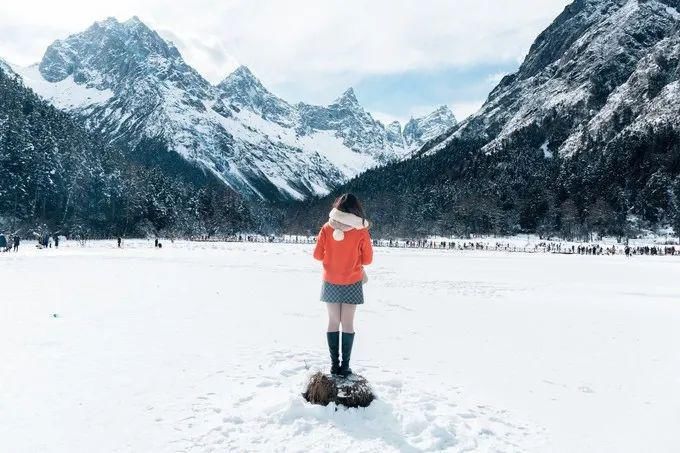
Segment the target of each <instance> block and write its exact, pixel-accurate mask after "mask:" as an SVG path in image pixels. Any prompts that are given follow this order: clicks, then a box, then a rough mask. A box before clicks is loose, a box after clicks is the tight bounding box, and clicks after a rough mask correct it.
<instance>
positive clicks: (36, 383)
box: [0, 241, 680, 453]
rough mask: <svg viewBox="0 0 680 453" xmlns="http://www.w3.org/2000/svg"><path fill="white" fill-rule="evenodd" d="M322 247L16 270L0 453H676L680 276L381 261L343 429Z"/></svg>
mask: <svg viewBox="0 0 680 453" xmlns="http://www.w3.org/2000/svg"><path fill="white" fill-rule="evenodd" d="M311 248H312V246H311V245H286V244H247V243H245V244H244V243H233V244H224V243H201V244H198V243H186V242H176V243H174V244H171V243H170V242H165V243H164V248H163V249H162V250H155V249H154V248H153V246H152V243H151V242H147V241H134V242H133V241H130V242H128V243H127V244H126V248H124V249H122V250H118V249H116V248H115V247H114V244H113V242H112V241H111V242H93V243H89V244H88V245H87V246H86V247H84V248H83V247H81V246H79V245H78V244H75V243H66V244H63V245H62V247H61V248H60V249H59V250H54V249H49V250H42V251H40V250H36V249H35V248H33V247H32V245H29V244H27V243H25V244H23V245H22V249H21V250H20V252H19V253H18V254H0V281H1V282H2V286H3V290H2V297H1V298H0V345H1V346H0V351H1V353H0V357H1V361H0V450H1V451H7V452H13V453H20V452H69V453H73V452H109V451H115V452H175V451H184V452H204V451H230V450H235V451H338V450H340V451H346V450H347V449H348V448H351V449H352V450H351V451H357V452H359V451H380V452H386V451H423V450H425V451H433V450H449V451H510V452H511V451H531V452H641V451H650V452H651V451H653V452H657V453H658V452H674V451H677V447H678V445H680V431H678V429H677V427H678V426H680V353H679V352H678V345H680V329H678V326H679V325H680V303H679V302H680V285H679V284H678V275H679V272H680V258H678V257H635V258H631V259H626V258H624V257H621V256H613V257H603V256H564V255H549V254H538V255H530V254H503V253H495V252H457V253H447V252H446V251H437V250H411V249H388V248H380V249H376V261H375V265H374V266H371V267H370V268H369V270H368V272H369V276H370V282H369V283H368V285H367V286H366V295H367V303H366V304H365V305H364V306H362V307H360V308H359V311H358V317H357V337H356V347H355V352H354V356H353V358H354V363H353V364H354V366H353V368H354V369H355V371H357V372H359V373H361V374H363V375H364V376H366V377H367V378H368V379H369V380H370V381H371V382H372V384H373V385H374V389H375V391H376V393H377V395H378V398H379V399H378V400H377V401H376V402H374V403H373V404H372V405H371V406H370V407H369V408H368V409H352V410H346V409H342V408H340V409H338V410H337V411H336V410H335V408H333V407H326V408H324V407H319V406H311V405H308V404H306V403H305V402H304V400H303V399H302V398H301V397H300V392H301V391H302V389H303V385H304V383H305V380H306V379H307V377H308V376H309V374H310V373H312V372H313V371H315V370H317V369H321V368H323V367H325V366H326V362H327V358H326V357H327V352H326V345H325V336H324V331H325V308H324V307H323V306H322V304H321V303H320V302H318V293H319V282H320V271H319V266H318V265H317V263H315V262H314V261H313V260H312V258H311ZM54 315H56V317H55V316H54Z"/></svg>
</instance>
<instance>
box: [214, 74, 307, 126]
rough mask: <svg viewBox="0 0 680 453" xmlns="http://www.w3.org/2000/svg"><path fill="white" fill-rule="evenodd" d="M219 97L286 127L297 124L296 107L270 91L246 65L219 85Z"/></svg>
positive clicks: (232, 104)
mask: <svg viewBox="0 0 680 453" xmlns="http://www.w3.org/2000/svg"><path fill="white" fill-rule="evenodd" d="M217 89H218V91H219V97H220V99H222V100H223V101H224V102H226V103H227V104H229V105H231V106H236V107H238V108H247V109H251V110H252V111H253V112H255V113H257V114H258V115H260V116H261V117H262V118H263V119H265V120H268V121H273V122H275V123H277V124H280V125H281V126H284V127H291V126H293V125H294V124H295V119H296V112H295V109H294V108H293V107H292V106H291V105H290V104H288V103H287V102H286V101H284V100H283V99H281V98H279V97H277V96H275V95H273V94H272V93H270V92H269V91H268V90H267V89H266V88H265V87H264V85H262V83H261V82H260V81H259V80H258V79H257V78H256V77H255V76H254V75H253V73H252V72H250V69H248V68H247V67H246V66H240V67H239V68H238V69H236V71H234V72H233V73H232V74H231V75H229V77H227V78H226V79H224V80H223V81H222V82H221V83H220V84H219V85H217Z"/></svg>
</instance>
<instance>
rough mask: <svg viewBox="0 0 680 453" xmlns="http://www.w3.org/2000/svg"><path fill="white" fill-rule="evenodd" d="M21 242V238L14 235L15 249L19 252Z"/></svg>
mask: <svg viewBox="0 0 680 453" xmlns="http://www.w3.org/2000/svg"><path fill="white" fill-rule="evenodd" d="M20 243H21V239H19V236H14V251H15V252H18V251H19V244H20Z"/></svg>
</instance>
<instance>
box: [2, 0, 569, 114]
mask: <svg viewBox="0 0 680 453" xmlns="http://www.w3.org/2000/svg"><path fill="white" fill-rule="evenodd" d="M570 2H571V0H193V1H179V0H174V1H169V0H144V1H143V2H142V1H139V0H110V1H92V0H88V1H84V0H61V1H54V0H51V1H45V0H21V1H9V0H7V1H5V0H2V1H0V58H4V59H6V60H8V61H9V62H11V63H15V64H21V65H27V64H31V63H34V62H37V61H39V60H40V58H41V57H42V54H43V52H44V50H45V48H46V47H47V46H48V45H49V44H50V43H51V42H52V41H54V40H55V39H58V38H64V37H66V36H68V35H69V34H72V33H76V32H79V31H82V30H84V29H85V28H87V27H88V26H90V25H91V24H92V23H93V22H94V21H96V20H102V19H104V18H106V17H109V16H113V17H116V18H118V19H119V20H127V19H129V18H130V17H131V16H133V15H136V16H138V17H139V18H140V19H141V20H142V21H143V22H145V23H146V24H147V25H149V26H150V27H151V28H154V29H155V30H157V31H158V32H159V33H160V34H161V35H162V36H164V37H165V38H166V39H169V40H172V41H173V42H174V43H175V45H176V46H177V47H178V48H179V49H180V51H181V52H182V55H183V56H184V58H185V59H186V60H187V61H188V62H189V64H191V65H192V66H194V67H195V68H196V69H198V70H199V71H200V72H201V73H202V74H203V75H204V76H205V77H206V78H207V79H208V80H210V81H212V82H217V81H220V80H221V79H223V78H224V77H225V76H226V75H227V74H229V72H231V71H232V70H233V69H235V68H236V66H237V65H239V64H245V65H247V66H248V67H250V68H251V70H252V71H253V72H254V73H255V74H256V75H257V76H258V77H259V78H260V79H261V80H262V82H263V83H264V84H265V86H267V87H268V88H269V89H270V90H272V91H273V92H274V93H276V94H277V95H279V96H281V97H283V98H284V99H286V100H288V101H291V102H297V101H305V102H311V103H317V104H326V103H328V102H330V101H332V100H333V99H335V98H336V97H338V96H339V95H340V94H341V93H342V92H343V91H344V90H345V89H346V88H347V87H349V86H353V87H354V88H355V90H356V93H357V97H358V98H359V101H360V102H361V103H362V104H363V105H364V106H365V107H366V108H367V109H368V110H369V111H371V112H372V113H374V114H375V116H377V117H379V118H380V119H383V120H388V119H392V118H396V119H400V120H405V119H408V118H409V117H410V116H411V115H420V114H423V113H425V112H428V111H430V110H432V109H433V108H435V107H436V106H439V105H443V104H447V105H449V106H450V107H451V108H452V109H453V111H454V113H455V114H456V116H458V117H459V119H462V118H464V117H465V116H467V115H469V114H470V113H473V112H474V111H475V110H476V109H477V108H478V107H479V106H480V105H481V103H482V102H483V101H484V99H485V98H486V96H487V94H488V93H489V91H490V90H491V89H492V88H493V86H494V85H495V84H496V83H497V82H498V80H500V77H501V76H502V75H503V74H505V73H508V72H512V71H514V70H516V69H517V67H518V66H519V64H520V62H521V61H522V59H523V58H524V56H525V55H526V52H527V51H528V49H529V46H531V43H532V42H533V40H534V39H535V38H536V36H537V35H538V34H539V33H540V32H541V31H542V30H543V29H544V28H546V27H547V26H548V25H549V24H550V23H551V22H552V20H553V19H554V18H555V17H556V16H557V15H558V14H559V13H560V12H561V11H562V10H563V9H564V7H565V6H566V5H567V4H568V3H570Z"/></svg>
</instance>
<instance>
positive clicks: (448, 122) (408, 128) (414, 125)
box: [403, 105, 458, 148]
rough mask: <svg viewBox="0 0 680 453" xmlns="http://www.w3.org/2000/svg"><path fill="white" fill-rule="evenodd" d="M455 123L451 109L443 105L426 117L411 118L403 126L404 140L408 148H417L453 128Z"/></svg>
mask: <svg viewBox="0 0 680 453" xmlns="http://www.w3.org/2000/svg"><path fill="white" fill-rule="evenodd" d="M457 123H458V121H457V120H456V117H455V115H454V114H453V112H452V111H451V109H450V108H449V107H448V106H446V105H443V106H441V107H439V108H438V109H436V110H435V111H433V112H432V113H429V114H428V115H425V116H423V117H420V118H411V119H410V120H409V121H408V122H407V123H406V124H405V125H404V132H403V134H404V140H405V141H406V143H407V144H408V145H409V146H411V147H413V148H418V147H420V146H422V145H424V144H425V143H427V142H428V141H430V140H432V139H434V138H436V137H438V136H439V135H441V134H442V133H444V132H446V131H448V130H449V129H451V128H453V127H454V126H455V125H456V124H457Z"/></svg>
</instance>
